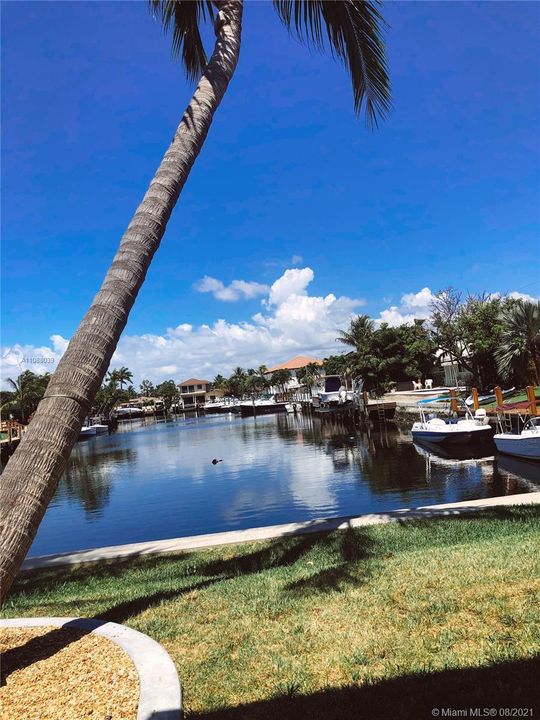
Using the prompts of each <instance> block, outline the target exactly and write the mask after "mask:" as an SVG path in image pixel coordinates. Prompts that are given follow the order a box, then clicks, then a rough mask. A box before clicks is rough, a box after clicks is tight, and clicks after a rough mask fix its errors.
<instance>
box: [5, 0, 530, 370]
mask: <svg viewBox="0 0 540 720" xmlns="http://www.w3.org/2000/svg"><path fill="white" fill-rule="evenodd" d="M383 12H384V15H385V16H386V18H387V19H388V21H389V23H390V29H389V31H388V33H387V46H388V56H389V66H390V75H391V79H392V85H393V103H394V109H393V111H392V114H391V116H390V117H389V118H388V120H387V121H385V122H384V123H382V124H381V126H380V129H379V130H378V131H376V132H371V131H368V130H367V129H366V127H365V124H364V122H363V121H362V120H360V121H359V120H357V119H355V117H354V113H353V105H352V93H351V89H350V84H349V79H348V77H347V75H346V73H345V72H344V70H343V68H342V67H341V66H340V65H339V64H337V63H335V62H334V61H333V60H332V59H331V57H330V56H329V55H320V54H317V53H313V52H309V51H308V50H307V49H306V48H305V47H304V46H302V45H300V44H299V43H297V42H296V41H295V40H293V39H291V38H290V37H289V36H288V34H287V32H286V31H285V30H284V29H283V27H282V26H281V25H280V23H279V21H278V19H277V16H276V15H275V13H274V11H273V10H272V7H271V4H270V3H267V2H248V3H247V4H246V8H245V14H244V32H243V45H242V52H241V57H240V64H239V67H238V70H237V73H236V76H235V78H234V80H233V82H232V84H231V87H230V89H229V91H228V93H227V96H226V98H225V100H224V102H223V104H222V107H221V108H220V109H219V111H218V114H217V116H216V118H215V122H214V125H213V127H212V128H211V131H210V134H209V137H208V139H207V142H206V145H205V147H204V149H203V152H202V153H201V155H200V157H199V159H198V161H197V163H196V166H195V168H194V169H193V171H192V174H191V177H190V179H189V181H188V183H187V185H186V187H185V189H184V192H183V194H182V197H181V199H180V201H179V203H178V205H177V208H176V211H175V213H174V215H173V218H172V220H171V221H170V223H169V227H168V229H167V233H166V235H165V238H164V240H163V243H162V246H161V248H160V250H159V252H158V254H157V255H156V257H155V260H154V262H153V265H152V267H151V269H150V272H149V274H148V277H147V280H146V283H145V285H144V287H143V289H142V290H141V292H140V294H139V298H138V300H137V303H136V305H135V307H134V309H133V311H132V314H131V317H130V321H129V324H128V327H127V329H126V331H125V334H126V338H125V341H124V342H125V343H127V344H125V348H124V354H123V355H122V354H120V355H119V356H118V357H117V358H115V359H116V360H122V361H124V360H125V361H126V362H128V363H129V361H130V360H131V364H132V365H133V366H134V367H136V368H137V371H138V372H139V371H140V373H144V372H146V373H147V374H153V375H154V376H156V377H157V376H158V375H159V374H160V373H162V372H165V371H166V370H170V374H171V375H173V376H175V377H176V375H177V374H178V379H180V376H182V375H184V374H188V372H189V371H191V370H193V371H195V369H196V368H197V367H201V366H202V367H203V368H206V369H207V371H208V373H211V372H213V371H214V370H216V371H217V370H218V369H222V367H221V365H219V362H220V361H221V363H222V364H223V357H222V356H220V354H219V353H218V348H219V342H217V344H216V347H215V348H214V349H213V350H212V349H209V350H208V352H207V353H206V354H205V352H204V348H203V349H201V347H200V346H203V345H205V343H206V342H207V340H208V337H209V335H211V334H212V331H213V330H214V328H215V324H216V322H217V321H218V320H219V319H223V320H224V321H225V327H226V329H227V333H228V335H227V338H228V340H227V342H228V345H227V348H228V350H227V352H229V355H228V356H227V358H228V359H227V361H226V362H225V363H224V364H225V366H226V367H228V366H229V365H231V364H232V365H235V364H249V363H250V362H251V361H253V362H255V361H257V360H260V362H265V361H266V360H267V359H272V358H278V357H279V356H280V355H285V356H287V354H296V352H294V351H295V350H298V351H302V350H303V349H306V350H310V351H312V352H315V351H317V350H318V349H321V350H322V349H324V347H327V345H328V343H326V345H325V343H324V342H321V343H319V346H318V345H317V337H318V336H319V337H322V336H323V335H325V333H326V335H327V336H328V337H330V334H331V333H332V332H334V329H335V327H334V326H335V325H336V324H337V323H340V322H342V321H343V319H346V318H347V317H348V316H349V315H350V314H351V312H354V311H360V310H361V311H362V312H367V313H369V314H370V315H372V316H373V317H380V316H381V312H383V313H384V312H385V311H386V312H389V308H391V307H394V308H396V310H395V313H394V314H396V313H397V316H404V317H408V315H409V313H410V312H413V311H414V308H415V307H418V308H420V307H424V306H422V302H423V301H424V300H425V299H426V297H428V294H427V293H425V292H424V294H423V295H421V296H417V295H416V294H417V293H419V292H420V291H422V290H423V289H424V288H429V289H430V290H431V291H433V292H434V291H437V290H439V289H441V288H443V287H446V286H448V285H453V286H455V287H458V288H460V289H462V290H464V291H483V290H486V291H489V292H509V291H519V292H522V293H526V294H529V295H533V296H538V295H540V283H539V281H538V272H537V269H538V260H539V243H538V230H539V224H540V223H539V220H540V217H539V208H540V192H539V188H540V183H539V167H540V163H539V155H540V140H539V138H540V134H539V132H538V130H539V126H540V90H539V88H540V56H539V54H538V52H537V50H538V47H539V44H540V43H539V40H540V37H539V35H540V6H539V5H538V4H537V3H519V2H512V3H506V2H500V3H494V2H492V3H474V2H467V3H454V2H448V3H431V2H422V3H414V2H406V3H387V4H385V5H384V9H383ZM2 46H3V47H2V61H3V62H2V67H3V69H2V87H3V93H2V119H3V129H2V171H3V173H2V174H3V178H2V179H3V193H2V240H3V243H2V255H3V258H2V261H3V262H2V266H3V300H4V302H3V337H2V344H3V346H4V347H8V348H9V347H13V346H17V347H24V348H52V350H51V352H55V353H57V354H58V353H60V352H61V349H62V347H63V346H64V344H65V343H64V340H65V339H66V338H69V337H70V336H71V334H72V333H73V332H74V330H75V329H76V327H77V324H78V322H79V320H80V319H81V317H82V315H83V314H84V311H85V310H86V308H87V307H88V305H89V304H90V302H91V300H92V297H93V295H94V294H95V292H96V291H97V289H98V287H99V284H100V282H101V279H102V277H103V275H104V273H105V271H106V269H107V267H108V265H109V263H110V261H111V258H112V256H113V254H114V252H115V249H116V246H117V243H118V241H119V239H120V237H121V235H122V233H123V231H124V229H125V227H126V225H127V223H128V222H129V219H130V217H131V215H132V213H133V211H134V209H135V208H136V206H137V204H138V202H139V201H140V199H141V197H142V195H143V193H144V191H145V189H146V186H147V184H148V182H149V180H150V178H151V177H152V174H153V172H154V170H155V168H156V166H157V164H158V162H159V160H160V157H161V155H162V153H163V152H164V150H165V149H166V146H167V144H168V142H169V141H170V139H171V137H172V134H173V132H174V129H175V127H176V124H177V122H178V120H179V118H180V116H181V113H182V111H183V108H184V106H185V104H186V103H187V101H188V99H189V96H190V92H191V90H192V88H191V87H190V86H189V85H188V84H187V83H186V82H185V80H184V77H183V73H182V69H181V67H180V65H179V64H177V63H175V62H174V61H173V60H172V58H171V55H170V42H169V39H167V38H165V37H164V36H163V33H162V31H161V28H160V26H159V25H158V23H157V22H156V21H154V20H153V19H152V17H151V16H150V14H149V13H148V11H147V7H146V4H145V3H143V2H138V3H136V2H126V3H124V2H99V3H98V2H73V3H71V2H61V3H58V2H8V3H3V4H2ZM293 268H297V270H293V271H292V273H290V274H289V275H287V276H286V278H285V280H283V281H282V284H281V287H282V289H283V286H284V285H287V283H288V282H290V283H292V285H291V287H292V290H293V291H294V292H292V293H290V294H289V295H287V294H286V293H285V295H283V293H281V295H282V296H283V298H285V300H287V299H288V301H287V302H285V303H284V302H281V301H280V302H273V301H272V296H271V291H270V290H269V286H272V284H273V283H274V282H275V281H276V280H277V279H278V278H279V277H280V276H282V275H283V273H284V272H285V271H286V270H287V269H289V270H291V269H293ZM305 268H309V269H310V272H307V271H306V272H304V273H303V274H302V269H305ZM310 273H311V274H310ZM205 276H209V277H211V278H213V279H214V280H215V281H218V285H215V283H214V285H213V286H212V287H214V288H216V287H217V288H218V290H217V296H216V292H200V291H199V290H200V288H201V287H206V286H208V283H207V285H203V286H201V285H200V281H201V279H202V278H204V277H205ZM234 280H241V281H244V282H247V283H257V284H258V286H261V287H259V289H257V287H258V286H255V285H253V284H250V285H249V286H245V287H246V288H247V290H245V291H242V290H238V287H240V286H239V285H236V286H233V290H232V291H229V292H228V293H227V292H225V294H223V293H221V295H222V299H220V298H219V294H220V293H219V283H222V284H223V286H224V287H225V288H227V287H229V286H230V283H231V282H232V281H234ZM210 285H212V283H210ZM234 287H236V288H237V290H236V291H235V290H234ZM197 288H199V290H198V289H197ZM223 295H224V297H225V299H223ZM274 295H275V293H274ZM333 296H336V297H337V298H338V300H337V303H338V304H337V305H335V303H333V301H331V300H328V298H329V297H333ZM403 296H405V300H403V299H402V298H403ZM231 298H235V299H231ZM283 298H282V299H283ZM295 298H296V299H295ZM298 298H300V300H298ZM340 298H341V299H340ZM407 298H409V299H407ZM415 298H416V299H415ZM360 299H361V300H362V301H363V304H360V303H356V304H355V303H354V300H360ZM261 302H263V303H264V304H263V305H261ZM328 308H330V311H329V312H328V313H327V310H328ZM321 312H322V313H323V314H324V313H327V316H325V319H324V322H323V321H322V320H321V319H320V313H321ZM253 316H255V317H256V318H258V319H256V320H253ZM383 317H384V315H383ZM386 317H389V316H388V315H387V316H386ZM295 322H296V323H297V324H300V325H302V324H305V323H307V324H309V323H310V322H311V323H312V325H311V329H312V332H311V335H309V336H308V335H306V336H305V337H303V338H302V339H301V340H299V339H298V338H295V332H294V324H295ZM321 322H323V325H322V326H321ZM180 326H183V327H184V330H177V334H178V335H179V336H181V337H182V338H183V337H184V335H183V334H182V333H186V332H189V333H191V335H192V336H193V334H194V333H199V334H198V335H196V336H194V337H193V340H192V342H191V345H190V346H189V348H188V347H187V345H186V344H185V343H184V342H183V340H180V341H178V338H176V336H175V334H174V332H173V333H170V332H168V330H167V329H168V328H169V329H175V328H176V329H178V327H180ZM188 326H190V330H187V327H188ZM201 326H203V330H202V331H201ZM204 326H208V328H209V332H208V333H207V332H206V330H205V329H204ZM284 328H285V330H284ZM218 330H219V328H218ZM242 331H247V332H248V334H249V338H250V339H249V343H248V346H246V351H245V353H242V352H240V353H237V354H236V355H235V342H234V339H235V337H236V346H239V345H241V344H242V342H243V340H242V337H241V333H242ZM284 333H285V334H284ZM287 333H288V334H287ZM52 335H55V336H58V338H60V339H57V345H56V346H54V347H53V344H51V340H50V337H51V336H52ZM216 335H217V337H218V338H219V331H218V332H217V333H216V332H214V335H213V336H212V338H211V339H213V340H215V337H214V336H216ZM326 335H325V337H326ZM143 336H151V337H152V338H162V339H163V338H164V339H165V341H166V342H169V340H171V338H173V339H175V338H176V339H175V342H177V341H178V342H179V343H180V344H174V343H173V345H172V346H171V347H170V348H169V350H168V355H167V353H165V355H164V356H163V358H161V359H160V357H159V352H158V351H157V350H156V355H155V357H154V358H153V361H152V363H153V364H152V363H151V364H148V363H146V362H143V360H141V357H142V355H145V354H146V355H148V353H149V351H148V348H147V347H146V349H145V346H144V341H141V337H143ZM257 337H258V338H259V345H258V346H257ZM280 341H281V346H280ZM295 342H296V345H295ZM300 342H303V344H304V346H305V347H300ZM159 344H160V341H159V340H158V339H156V340H153V341H152V347H155V348H158V346H159ZM211 345H212V343H210V346H211ZM184 350H185V352H186V359H185V361H184V359H183V358H182V352H183V351H184ZM289 350H290V351H291V352H290V353H289V352H288V351H289ZM216 353H217V354H216ZM4 354H5V353H4ZM188 356H189V361H188V359H187V358H188ZM218 366H219V367H218ZM173 367H174V368H175V369H174V370H173ZM226 367H225V368H223V369H226ZM164 369H165V370H164Z"/></svg>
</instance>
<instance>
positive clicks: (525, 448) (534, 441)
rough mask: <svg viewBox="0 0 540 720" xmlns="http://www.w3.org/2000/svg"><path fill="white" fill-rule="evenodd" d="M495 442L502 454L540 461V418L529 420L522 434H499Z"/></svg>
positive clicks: (495, 437) (494, 438)
mask: <svg viewBox="0 0 540 720" xmlns="http://www.w3.org/2000/svg"><path fill="white" fill-rule="evenodd" d="M493 440H494V441H495V445H496V446H497V450H498V451H499V452H501V453H506V454H507V455H514V456H515V457H519V458H526V459H528V460H540V418H537V417H532V418H530V419H529V420H527V422H526V423H525V425H524V426H523V429H522V431H521V432H520V433H497V434H496V435H494V436H493Z"/></svg>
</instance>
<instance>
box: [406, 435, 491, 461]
mask: <svg viewBox="0 0 540 720" xmlns="http://www.w3.org/2000/svg"><path fill="white" fill-rule="evenodd" d="M413 447H414V449H415V450H416V452H417V453H418V454H419V455H422V456H423V457H428V456H429V457H430V458H431V459H432V460H435V461H437V462H439V464H441V465H455V464H460V463H464V464H466V463H476V462H478V461H479V460H484V461H491V460H493V459H494V455H493V452H494V450H495V447H494V446H493V443H492V442H489V443H486V444H485V445H482V446H481V447H478V446H476V445H469V446H467V445H459V444H456V445H450V446H445V445H441V444H440V443H439V444H433V443H429V442H426V441H425V440H415V441H414V443H413Z"/></svg>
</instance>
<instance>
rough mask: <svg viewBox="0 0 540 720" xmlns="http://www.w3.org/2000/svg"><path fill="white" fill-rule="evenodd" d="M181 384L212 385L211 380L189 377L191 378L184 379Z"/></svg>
mask: <svg viewBox="0 0 540 720" xmlns="http://www.w3.org/2000/svg"><path fill="white" fill-rule="evenodd" d="M178 384H179V385H210V384H211V383H210V380H197V378H189V380H182V382H181V383H178Z"/></svg>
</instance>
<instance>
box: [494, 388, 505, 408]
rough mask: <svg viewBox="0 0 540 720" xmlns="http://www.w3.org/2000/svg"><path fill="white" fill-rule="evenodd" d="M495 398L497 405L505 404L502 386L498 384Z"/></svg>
mask: <svg viewBox="0 0 540 720" xmlns="http://www.w3.org/2000/svg"><path fill="white" fill-rule="evenodd" d="M495 398H496V400H497V405H503V404H504V400H503V394H502V390H501V388H500V387H499V386H498V385H497V387H496V388H495Z"/></svg>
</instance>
